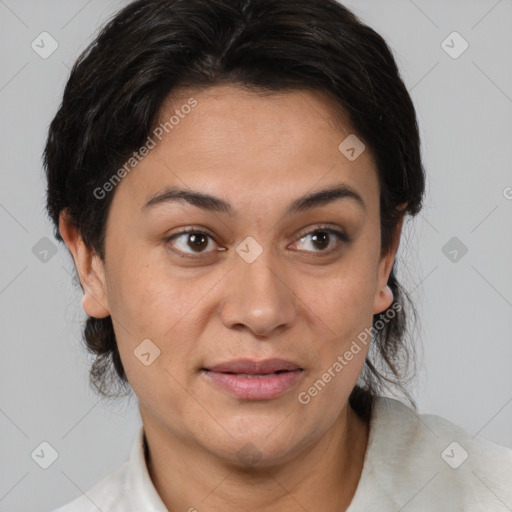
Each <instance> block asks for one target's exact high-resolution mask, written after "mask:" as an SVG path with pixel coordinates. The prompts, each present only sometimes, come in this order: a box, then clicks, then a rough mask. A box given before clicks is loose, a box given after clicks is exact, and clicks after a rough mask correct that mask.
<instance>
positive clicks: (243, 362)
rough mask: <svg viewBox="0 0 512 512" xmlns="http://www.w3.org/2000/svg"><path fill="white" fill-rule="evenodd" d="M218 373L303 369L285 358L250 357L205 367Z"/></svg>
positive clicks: (258, 373) (265, 372) (247, 373)
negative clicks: (252, 358) (263, 359)
mask: <svg viewBox="0 0 512 512" xmlns="http://www.w3.org/2000/svg"><path fill="white" fill-rule="evenodd" d="M204 369H205V370H208V371H212V372H218V373H234V374H246V375H269V374H271V373H276V372H278V373H282V372H286V371H294V370H301V369H302V368H300V366H299V365H298V364H295V363H292V362H290V361H285V360H284V359H267V360H265V361H260V362H257V361H252V360H250V359H238V360H236V361H230V362H227V363H220V364H216V365H213V366H209V367H207V368H204Z"/></svg>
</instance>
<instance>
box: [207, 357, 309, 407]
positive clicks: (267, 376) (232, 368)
mask: <svg viewBox="0 0 512 512" xmlns="http://www.w3.org/2000/svg"><path fill="white" fill-rule="evenodd" d="M200 371H201V373H202V374H203V375H204V376H205V377H206V378H207V379H208V381H209V382H211V383H213V384H215V385H216V386H217V387H218V388H220V389H222V390H223V391H227V392H228V393H229V394H230V395H232V396H233V395H234V396H236V397H237V398H239V399H242V400H270V399H272V398H277V397H278V396H280V395H282V394H283V393H285V392H286V391H289V390H290V389H291V388H293V387H295V386H296V385H297V383H298V382H299V381H300V380H301V378H302V374H303V372H304V369H303V368H301V367H300V366H299V365H298V364H296V363H293V362H291V361H286V360H283V359H271V360H266V361H261V362H257V361H252V360H249V359H243V360H236V361H230V362H226V363H220V364H216V365H213V366H209V367H203V368H201V369H200Z"/></svg>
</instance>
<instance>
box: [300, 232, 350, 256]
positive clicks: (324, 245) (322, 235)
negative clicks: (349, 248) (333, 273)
mask: <svg viewBox="0 0 512 512" xmlns="http://www.w3.org/2000/svg"><path fill="white" fill-rule="evenodd" d="M340 241H347V240H346V237H345V235H344V234H343V233H340V232H338V231H335V230H333V229H317V230H315V231H311V232H310V233H308V234H307V235H305V236H303V237H301V238H300V239H299V240H298V241H297V242H296V243H295V245H300V244H302V246H303V248H302V249H300V248H299V250H305V251H309V252H330V251H331V250H333V249H335V248H336V247H337V245H338V244H339V243H340ZM308 244H309V246H310V247H311V246H312V247H314V249H313V250H311V249H307V248H305V249H304V246H306V247H307V246H308Z"/></svg>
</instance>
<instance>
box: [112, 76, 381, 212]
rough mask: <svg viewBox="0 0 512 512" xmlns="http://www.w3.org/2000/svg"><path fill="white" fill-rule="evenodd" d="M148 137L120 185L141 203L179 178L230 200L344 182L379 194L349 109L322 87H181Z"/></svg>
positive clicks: (293, 192) (272, 196) (269, 196)
mask: <svg viewBox="0 0 512 512" xmlns="http://www.w3.org/2000/svg"><path fill="white" fill-rule="evenodd" d="M155 134H156V135H155ZM150 136H151V138H152V140H153V142H154V147H152V149H150V151H149V152H148V154H147V155H146V156H145V157H144V158H143V159H142V160H141V161H140V163H138V164H137V166H136V168H135V169H134V172H130V173H129V175H128V176H127V177H126V178H124V179H123V182H122V183H121V185H122V187H120V188H127V189H128V194H129V195H130V201H135V202H136V203H137V204H141V203H142V202H144V200H147V199H148V197H149V196H151V195H152V194H154V193H155V192H157V191H158V190H159V189H161V188H162V187H164V186H169V187H171V186H176V185H179V186H180V187H182V188H187V187H189V188H191V189H194V190H203V191H204V192H207V193H210V194H212V195H215V196H217V197H224V198H226V200H228V201H230V202H232V203H234V202H237V201H238V202H239V203H248V202H253V201H254V200H256V198H260V199H262V200H263V202H271V201H274V200H276V201H280V200H281V201H282V200H283V198H284V197H285V196H287V197H290V198H293V196H298V195H302V194H304V193H306V192H307V191H308V190H314V188H315V186H317V185H318V186H319V187H321V188H324V187H325V186H328V185H330V184H335V183H336V184H337V183H340V182H344V183H347V184H348V185H350V186H352V187H353V188H356V189H358V191H359V192H360V193H361V195H362V196H364V195H366V196H367V199H370V197H371V196H372V195H374V194H375V193H377V194H378V189H377V188H376V187H378V183H377V176H376V169H375V166H374V161H373V158H372V155H371V153H370V151H369V149H368V148H366V150H365V151H363V152H362V153H361V154H360V156H359V157H358V158H357V159H356V160H354V161H351V160H350V159H349V158H347V156H346V154H344V153H343V152H342V151H341V150H340V144H342V143H343V142H344V141H345V140H347V137H353V136H354V133H353V129H352V127H351V125H350V123H349V121H348V116H347V115H346V114H345V113H344V112H343V111H342V109H341V108H340V107H339V106H338V105H337V104H336V103H335V102H334V101H333V100H332V99H330V98H329V97H328V96H326V95H324V94H322V93H320V92H318V91H306V90H293V91H283V92H277V93H274V92H273V93H268V92H266V93H262V92H259V91H252V90H246V89H242V88H240V87H237V86H234V85H220V86H215V87H210V88H207V89H203V90H200V89H193V88H190V89H181V90H178V91H174V92H173V93H172V95H169V97H168V98H167V99H166V100H165V101H164V103H163V104H162V107H161V108H160V111H159V113H158V116H157V118H156V121H155V123H154V126H153V128H152V131H151V133H150ZM348 140H351V139H348ZM118 192H119V190H118V191H117V192H116V193H118Z"/></svg>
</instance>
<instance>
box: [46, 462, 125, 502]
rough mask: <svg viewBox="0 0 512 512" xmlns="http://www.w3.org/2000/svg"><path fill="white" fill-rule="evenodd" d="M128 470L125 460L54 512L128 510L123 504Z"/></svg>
mask: <svg viewBox="0 0 512 512" xmlns="http://www.w3.org/2000/svg"><path fill="white" fill-rule="evenodd" d="M127 470H128V462H124V463H123V464H122V465H121V466H119V467H118V468H117V469H116V470H115V471H113V472H111V473H109V474H108V475H106V476H105V477H104V478H103V479H102V480H100V481H99V482H97V483H96V484H95V485H94V486H93V487H92V488H91V489H89V490H88V491H87V492H86V493H84V494H82V496H79V497H78V498H76V499H75V500H73V501H71V502H69V503H67V504H66V505H64V506H62V507H59V508H58V509H56V510H54V511H53V512H98V510H104V511H109V512H117V511H121V510H126V508H124V507H125V506H126V504H125V503H124V504H123V502H122V499H123V495H124V494H125V493H124V489H125V487H126V480H127ZM120 507H121V508H120Z"/></svg>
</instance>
